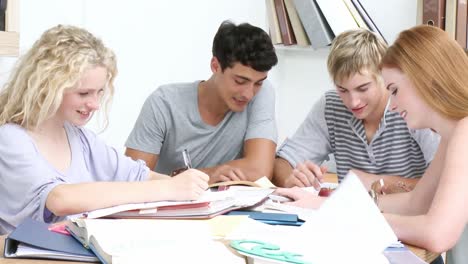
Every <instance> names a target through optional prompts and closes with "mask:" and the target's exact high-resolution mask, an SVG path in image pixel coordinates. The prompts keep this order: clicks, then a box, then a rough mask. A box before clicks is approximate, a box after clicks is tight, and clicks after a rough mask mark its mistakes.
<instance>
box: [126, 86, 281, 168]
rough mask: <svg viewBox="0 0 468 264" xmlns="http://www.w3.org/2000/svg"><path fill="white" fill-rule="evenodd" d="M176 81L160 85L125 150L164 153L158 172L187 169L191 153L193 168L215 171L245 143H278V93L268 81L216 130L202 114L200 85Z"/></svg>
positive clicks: (144, 109)
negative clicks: (187, 156)
mask: <svg viewBox="0 0 468 264" xmlns="http://www.w3.org/2000/svg"><path fill="white" fill-rule="evenodd" d="M199 83H200V81H196V82H193V83H175V84H168V85H163V86H161V87H159V88H158V89H157V90H156V91H154V92H153V93H152V94H151V95H150V96H149V97H148V98H147V99H146V101H145V103H144V105H143V108H142V109H141V112H140V116H139V117H138V119H137V121H136V123H135V126H134V128H133V130H132V132H131V133H130V135H129V137H128V139H127V142H126V144H125V145H126V147H128V148H132V149H136V150H139V151H144V152H148V153H153V154H157V155H159V160H158V163H157V165H156V168H153V169H154V170H155V171H157V172H160V173H164V174H170V173H171V171H173V170H174V169H177V168H182V167H184V162H183V158H182V154H181V153H182V151H183V150H184V149H188V151H189V153H190V156H191V158H192V166H193V167H194V168H206V167H213V166H216V165H219V164H222V163H225V162H228V161H230V160H233V159H238V158H241V156H242V150H243V145H244V141H246V140H248V139H253V138H263V139H269V140H271V141H273V142H276V140H277V129H276V122H275V94H274V90H273V87H272V86H271V85H270V84H269V82H268V81H265V82H264V83H263V86H262V87H261V88H260V91H259V92H258V93H257V94H256V95H255V97H254V98H253V99H252V101H250V102H249V104H248V105H247V107H246V109H245V110H244V111H242V112H232V111H230V112H228V113H227V114H226V115H225V117H224V119H223V120H222V121H221V122H220V123H219V124H218V125H216V126H211V125H208V124H206V123H205V122H204V121H203V120H202V118H201V116H200V112H199V110H198V85H199Z"/></svg>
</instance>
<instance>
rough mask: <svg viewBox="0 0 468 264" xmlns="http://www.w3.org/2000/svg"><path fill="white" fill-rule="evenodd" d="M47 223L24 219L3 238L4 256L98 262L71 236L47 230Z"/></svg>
mask: <svg viewBox="0 0 468 264" xmlns="http://www.w3.org/2000/svg"><path fill="white" fill-rule="evenodd" d="M48 226H49V225H48V224H46V223H42V222H39V221H36V220H33V219H26V220H25V221H24V222H22V223H21V224H20V225H19V226H18V227H17V228H16V229H15V230H14V231H13V232H12V233H11V234H10V235H9V236H8V237H7V238H6V239H5V249H4V256H5V258H39V259H56V260H73V261H85V262H98V259H97V258H96V256H95V255H94V254H93V253H92V252H91V251H90V250H88V249H86V248H83V246H82V245H81V244H80V243H78V242H77V241H76V240H75V239H74V238H73V237H71V236H68V235H63V234H59V233H56V232H52V231H49V230H48Z"/></svg>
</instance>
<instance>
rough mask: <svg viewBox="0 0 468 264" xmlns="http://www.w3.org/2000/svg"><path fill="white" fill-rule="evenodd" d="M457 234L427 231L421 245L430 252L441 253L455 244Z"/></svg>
mask: <svg viewBox="0 0 468 264" xmlns="http://www.w3.org/2000/svg"><path fill="white" fill-rule="evenodd" d="M457 240H458V236H455V235H449V234H447V233H444V232H442V231H429V232H427V233H426V234H425V236H424V239H423V245H422V247H423V248H425V249H426V250H428V251H430V252H435V253H443V252H446V251H448V250H450V249H451V248H453V247H454V246H455V244H456V243H457Z"/></svg>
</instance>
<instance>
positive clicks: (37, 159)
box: [0, 124, 149, 235]
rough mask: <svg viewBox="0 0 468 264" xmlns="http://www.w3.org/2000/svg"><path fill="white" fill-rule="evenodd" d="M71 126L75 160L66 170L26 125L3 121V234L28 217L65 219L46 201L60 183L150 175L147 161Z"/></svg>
mask: <svg viewBox="0 0 468 264" xmlns="http://www.w3.org/2000/svg"><path fill="white" fill-rule="evenodd" d="M65 131H66V133H67V136H68V141H69V144H70V150H71V162H70V167H69V168H68V170H67V171H66V172H65V173H61V172H59V171H57V170H56V169H55V168H54V167H53V166H52V165H51V164H50V163H49V162H48V161H47V160H46V159H45V158H44V157H43V156H42V155H41V154H40V153H39V151H38V149H37V148H36V145H35V143H34V141H33V139H32V138H31V137H30V136H29V135H28V134H27V132H26V130H25V129H24V128H23V127H21V126H18V125H15V124H5V125H2V126H0V235H1V234H6V233H9V232H11V231H12V230H13V229H14V228H15V227H16V226H17V225H18V224H20V223H21V222H22V221H23V220H24V219H25V218H27V217H32V218H33V219H36V220H39V221H44V222H46V223H50V222H56V221H60V220H62V219H63V218H61V217H58V216H55V215H54V214H53V213H51V212H50V211H49V210H48V209H47V208H46V206H45V203H46V200H47V196H48V195H49V192H50V191H51V190H52V189H53V188H54V187H55V186H57V185H59V184H70V183H84V182H97V181H143V180H146V179H147V177H148V171H149V169H148V167H146V165H145V163H144V162H142V161H133V160H132V159H130V158H128V157H126V156H124V155H123V154H121V153H119V152H118V151H117V150H116V149H114V148H112V147H110V146H108V145H106V144H105V143H104V142H103V141H102V140H100V139H99V138H98V137H96V135H95V134H94V133H93V132H91V131H90V130H87V129H85V128H80V127H76V126H73V125H70V124H65ZM103 194H104V195H105V190H103ZM83 195H86V194H85V193H84V194H83Z"/></svg>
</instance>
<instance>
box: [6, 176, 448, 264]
mask: <svg viewBox="0 0 468 264" xmlns="http://www.w3.org/2000/svg"><path fill="white" fill-rule="evenodd" d="M325 181H326V182H335V183H337V182H338V180H337V177H336V174H326V175H325ZM5 238H6V236H5V235H3V236H0V264H23V263H24V264H34V263H41V264H43V263H48V262H51V261H50V260H40V259H18V258H4V257H3V248H4V246H5ZM406 246H407V247H408V248H409V249H410V250H411V251H412V252H413V253H414V254H416V255H417V256H418V257H420V258H421V259H423V260H424V261H426V262H428V263H430V262H431V261H432V260H434V259H435V258H436V257H438V256H439V254H436V253H433V252H429V251H427V250H425V249H422V248H419V247H415V246H411V245H406ZM53 263H54V264H69V263H78V262H73V261H53Z"/></svg>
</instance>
